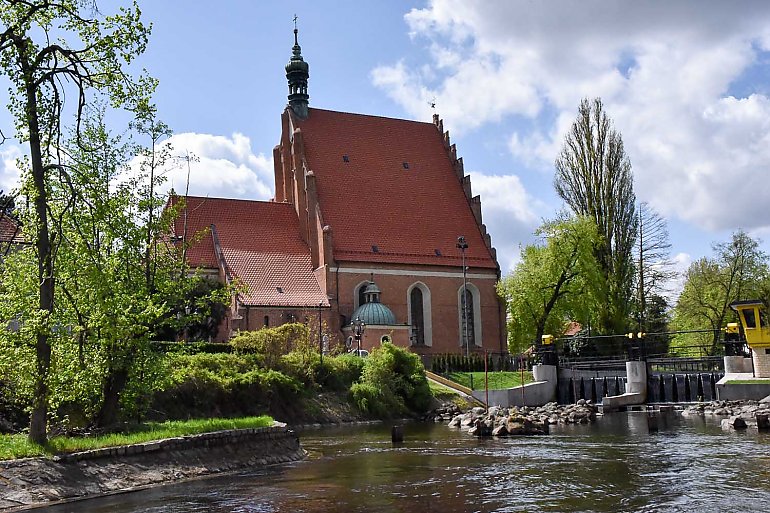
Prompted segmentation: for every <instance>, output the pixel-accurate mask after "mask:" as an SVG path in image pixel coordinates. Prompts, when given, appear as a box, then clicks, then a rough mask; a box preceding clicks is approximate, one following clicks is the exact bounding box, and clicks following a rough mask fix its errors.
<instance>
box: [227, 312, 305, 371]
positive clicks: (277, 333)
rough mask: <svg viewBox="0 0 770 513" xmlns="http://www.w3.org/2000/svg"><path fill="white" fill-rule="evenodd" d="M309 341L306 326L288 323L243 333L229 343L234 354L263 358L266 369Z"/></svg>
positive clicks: (274, 365) (272, 366) (275, 364)
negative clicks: (253, 355)
mask: <svg viewBox="0 0 770 513" xmlns="http://www.w3.org/2000/svg"><path fill="white" fill-rule="evenodd" d="M309 340H310V331H309V330H308V327H307V326H306V325H304V324H300V323H290V324H283V325H281V326H277V327H275V328H262V329H261V330H257V331H243V332H241V333H239V334H238V335H237V336H236V337H235V338H233V339H232V341H230V343H231V344H232V347H233V349H234V350H235V352H236V353H239V354H259V355H261V356H262V357H263V358H264V365H265V366H266V367H270V368H274V367H276V366H277V365H278V362H279V360H280V359H281V357H282V356H284V355H286V354H288V353H289V352H290V351H292V350H294V349H298V348H300V347H301V346H307V345H308V343H309Z"/></svg>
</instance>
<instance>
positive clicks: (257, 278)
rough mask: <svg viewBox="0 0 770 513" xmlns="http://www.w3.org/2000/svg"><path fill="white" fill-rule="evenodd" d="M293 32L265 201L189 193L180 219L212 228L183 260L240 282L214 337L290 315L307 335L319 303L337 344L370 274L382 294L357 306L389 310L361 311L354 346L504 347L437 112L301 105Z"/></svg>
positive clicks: (496, 271)
mask: <svg viewBox="0 0 770 513" xmlns="http://www.w3.org/2000/svg"><path fill="white" fill-rule="evenodd" d="M296 34H297V33H296V30H295V45H294V47H293V56H292V58H291V61H290V63H289V64H288V65H287V67H286V72H287V79H288V81H289V91H290V94H289V103H290V105H289V106H288V107H287V108H286V110H285V111H284V112H283V114H282V116H281V128H282V129H281V139H280V142H279V144H278V145H277V146H276V147H275V149H274V150H273V162H274V166H275V198H274V199H273V200H272V201H271V202H259V201H251V202H249V201H242V200H223V199H216V198H188V200H187V201H188V209H187V211H186V213H187V214H188V215H187V217H186V223H187V225H186V226H187V227H188V229H189V230H191V232H194V233H198V232H199V231H201V230H203V231H205V230H209V233H207V234H205V235H204V237H203V238H202V239H201V240H200V242H199V243H198V244H197V245H196V247H195V248H192V249H191V250H190V252H189V253H188V257H189V259H190V262H191V264H192V265H194V266H200V267H203V268H207V269H210V270H212V271H213V272H215V273H218V275H219V276H220V279H222V280H224V281H227V282H229V283H233V284H240V285H241V289H242V292H240V293H239V294H237V295H236V296H235V297H234V298H233V302H232V305H231V306H232V307H231V312H230V315H229V316H228V318H227V319H226V321H225V322H224V323H223V326H222V329H221V330H220V336H219V338H220V339H221V340H226V339H227V338H228V337H229V336H232V335H233V334H234V333H235V332H236V331H238V330H253V329H258V328H261V327H263V326H265V325H270V326H274V325H276V324H283V323H285V322H290V321H292V320H297V321H301V322H308V324H309V325H310V328H311V333H313V332H314V330H317V328H316V326H317V325H318V311H319V305H320V309H321V311H322V317H323V322H324V324H325V325H326V326H328V330H329V331H330V332H331V333H332V335H333V336H332V339H333V340H334V339H337V340H340V341H344V340H346V339H348V338H349V337H350V336H351V328H350V323H351V321H352V320H353V319H352V317H353V316H354V313H355V312H356V309H357V307H359V306H360V304H359V303H360V299H359V292H360V290H361V288H362V287H366V286H367V285H369V282H370V280H373V281H374V282H375V283H376V286H377V288H378V289H379V290H378V296H377V299H378V301H374V302H375V303H376V302H379V303H381V305H377V307H376V308H369V305H367V307H366V308H365V309H364V310H362V311H361V312H363V311H365V310H367V309H369V311H370V312H375V311H376V312H386V313H387V315H386V316H385V317H383V318H380V317H378V318H377V322H381V324H378V323H377V322H375V323H372V322H369V324H370V325H369V326H368V327H367V329H366V331H365V332H364V335H363V340H362V345H363V348H365V349H368V350H370V349H372V348H373V347H376V346H377V345H379V344H380V342H381V341H382V340H383V337H385V339H388V340H392V341H393V343H395V344H397V345H400V346H405V347H410V349H411V350H412V351H414V352H416V353H419V354H421V355H431V354H438V353H461V352H464V351H465V349H464V344H463V342H464V340H465V337H466V336H467V338H468V339H469V340H470V341H471V344H470V350H471V351H474V352H481V351H484V350H488V351H492V352H505V351H506V348H507V345H506V333H505V309H504V305H503V303H502V300H501V299H500V298H499V296H498V295H497V292H496V284H497V282H498V280H499V278H500V268H499V265H498V263H497V259H496V253H495V250H494V248H493V247H492V242H491V239H490V237H489V235H488V234H487V231H486V226H485V225H484V224H483V223H482V216H481V199H480V198H479V197H478V196H473V194H472V192H471V180H470V176H468V175H466V174H465V172H464V169H463V161H462V158H458V157H457V150H456V148H455V146H454V145H453V144H451V142H450V138H449V133H448V132H444V129H443V123H442V121H441V120H440V119H439V118H438V116H434V119H433V123H423V122H416V121H408V120H402V119H391V118H383V117H377V116H366V115H360V114H350V113H342V112H334V111H328V110H321V109H310V108H308V98H309V96H308V94H307V78H308V66H307V63H305V62H304V60H303V59H302V57H301V54H300V47H299V44H298V42H297V40H296ZM177 225H178V226H175V231H176V233H179V232H180V230H181V226H179V223H177ZM460 236H462V237H464V240H465V242H467V245H466V246H465V248H464V251H461V250H460V249H458V247H457V242H458V237H460ZM463 266H465V271H466V274H465V278H466V285H465V288H466V289H467V297H468V306H469V307H468V309H467V310H468V322H467V323H464V322H463V315H462V312H463V308H462V306H461V305H462V297H463V289H464V285H463ZM371 306H374V305H371ZM391 313H392V314H393V315H392V316H391ZM372 315H374V314H372ZM378 315H379V314H378ZM393 316H394V317H395V322H393ZM372 318H373V319H374V317H372ZM383 319H385V320H383ZM385 321H387V322H385Z"/></svg>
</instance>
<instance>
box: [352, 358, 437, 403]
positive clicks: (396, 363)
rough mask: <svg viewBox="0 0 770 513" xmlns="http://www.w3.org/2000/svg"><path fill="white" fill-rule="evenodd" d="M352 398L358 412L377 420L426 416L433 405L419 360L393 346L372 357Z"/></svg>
mask: <svg viewBox="0 0 770 513" xmlns="http://www.w3.org/2000/svg"><path fill="white" fill-rule="evenodd" d="M375 392H376V393H375ZM351 394H352V396H353V401H354V403H355V404H356V405H357V406H358V407H359V408H361V409H362V410H363V411H366V412H369V413H372V414H374V415H378V416H394V415H404V414H407V413H409V412H424V411H425V410H427V409H428V407H429V406H430V401H431V392H430V387H429V386H428V380H427V378H426V377H425V368H424V367H423V365H422V362H421V361H420V357H419V356H417V355H416V354H413V353H410V352H408V351H407V350H405V349H402V348H400V347H396V346H394V345H393V344H390V343H384V344H382V345H381V346H380V347H379V348H376V349H375V350H374V351H372V352H371V353H370V354H369V357H368V358H366V360H365V362H364V368H363V372H362V374H361V379H360V380H359V381H358V383H356V384H354V385H353V387H351Z"/></svg>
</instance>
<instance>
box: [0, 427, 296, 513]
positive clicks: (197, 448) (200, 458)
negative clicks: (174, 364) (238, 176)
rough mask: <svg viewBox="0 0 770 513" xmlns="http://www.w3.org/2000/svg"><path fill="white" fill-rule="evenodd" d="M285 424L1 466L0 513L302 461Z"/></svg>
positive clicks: (21, 461)
mask: <svg viewBox="0 0 770 513" xmlns="http://www.w3.org/2000/svg"><path fill="white" fill-rule="evenodd" d="M305 456H306V453H305V450H304V449H302V447H301V446H300V443H299V438H298V437H297V435H296V434H295V433H294V432H293V431H292V430H290V429H287V428H286V426H285V425H284V424H279V423H276V425H274V426H272V427H265V428H258V429H235V430H228V431H219V432H215V433H204V434H200V435H190V436H183V437H178V438H169V439H165V440H159V441H155V442H147V443H143V444H135V445H128V446H121V447H111V448H105V449H95V450H92V451H84V452H79V453H72V454H66V455H62V456H56V457H53V458H26V459H22V460H11V461H0V511H5V510H8V509H11V508H13V509H15V508H18V507H23V506H27V505H31V504H42V503H47V502H51V501H61V500H67V499H74V498H84V497H89V496H98V495H104V494H109V493H115V492H119V491H128V490H132V489H137V488H143V487H147V486H151V485H157V484H163V483H169V482H173V481H180V480H184V479H190V478H194V477H198V476H203V475H207V474H214V473H219V472H228V471H235V470H240V469H246V468H254V467H260V466H264V465H270V464H275V463H286V462H289V461H296V460H300V459H303V458H304V457H305Z"/></svg>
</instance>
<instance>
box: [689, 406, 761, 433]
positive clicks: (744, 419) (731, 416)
mask: <svg viewBox="0 0 770 513" xmlns="http://www.w3.org/2000/svg"><path fill="white" fill-rule="evenodd" d="M682 415H716V416H722V417H727V418H726V419H722V423H721V425H722V429H727V430H729V429H746V428H755V429H761V430H766V429H770V400H765V399H763V400H762V401H759V402H757V401H711V402H709V403H698V404H695V405H693V406H688V407H687V408H685V409H684V410H683V411H682Z"/></svg>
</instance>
